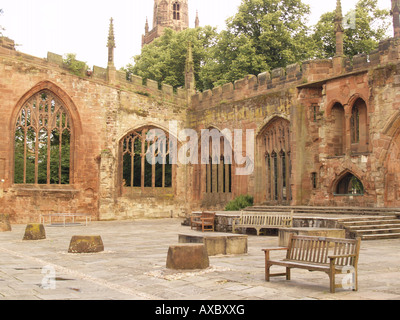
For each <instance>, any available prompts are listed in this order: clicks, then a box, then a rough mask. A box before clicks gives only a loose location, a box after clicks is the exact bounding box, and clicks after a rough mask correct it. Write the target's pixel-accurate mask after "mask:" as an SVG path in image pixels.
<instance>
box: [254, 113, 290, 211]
mask: <svg viewBox="0 0 400 320" xmlns="http://www.w3.org/2000/svg"><path fill="white" fill-rule="evenodd" d="M259 143H260V152H261V154H263V155H264V159H263V161H262V163H263V166H264V167H263V171H262V172H263V181H264V182H263V186H264V188H265V189H264V190H265V196H266V200H267V201H268V202H271V203H274V202H277V203H282V204H285V203H288V202H290V200H291V188H290V175H291V160H290V122H289V121H287V120H285V119H282V118H275V119H273V120H272V121H271V122H269V124H268V125H266V127H265V129H264V130H262V131H261V134H260V137H259Z"/></svg>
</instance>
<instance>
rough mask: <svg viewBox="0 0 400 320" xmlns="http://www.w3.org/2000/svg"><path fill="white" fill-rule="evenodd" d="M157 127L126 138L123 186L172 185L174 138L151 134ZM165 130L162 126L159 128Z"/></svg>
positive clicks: (122, 144)
mask: <svg viewBox="0 0 400 320" xmlns="http://www.w3.org/2000/svg"><path fill="white" fill-rule="evenodd" d="M151 129H154V128H145V129H141V130H135V131H133V132H131V133H130V134H128V135H127V136H125V138H124V139H122V142H121V147H122V176H123V177H122V178H123V186H124V187H131V188H171V187H172V176H173V174H172V164H171V163H170V162H171V161H170V141H169V137H168V136H167V135H166V134H164V135H157V136H156V135H154V136H153V137H152V138H150V139H149V136H148V133H149V131H150V130H151ZM156 130H158V131H159V132H161V130H160V129H155V132H156Z"/></svg>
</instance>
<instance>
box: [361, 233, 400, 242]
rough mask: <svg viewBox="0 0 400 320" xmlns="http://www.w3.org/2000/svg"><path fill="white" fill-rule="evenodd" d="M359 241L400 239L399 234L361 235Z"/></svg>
mask: <svg viewBox="0 0 400 320" xmlns="http://www.w3.org/2000/svg"><path fill="white" fill-rule="evenodd" d="M361 239H362V240H386V239H400V233H383V234H370V235H362V236H361Z"/></svg>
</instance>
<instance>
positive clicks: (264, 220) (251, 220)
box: [232, 211, 293, 235]
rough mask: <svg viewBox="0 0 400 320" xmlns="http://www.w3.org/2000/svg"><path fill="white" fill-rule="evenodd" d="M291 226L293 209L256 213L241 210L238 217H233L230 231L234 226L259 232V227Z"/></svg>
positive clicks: (277, 227) (234, 230)
mask: <svg viewBox="0 0 400 320" xmlns="http://www.w3.org/2000/svg"><path fill="white" fill-rule="evenodd" d="M292 226H293V211H292V212H290V213H282V212H277V213H257V212H246V211H242V212H241V214H240V217H239V218H236V219H233V222H232V232H233V233H235V232H236V228H253V229H255V230H256V231H257V235H259V234H260V230H261V229H279V228H291V227H292Z"/></svg>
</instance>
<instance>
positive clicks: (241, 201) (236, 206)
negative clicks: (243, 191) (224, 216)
mask: <svg viewBox="0 0 400 320" xmlns="http://www.w3.org/2000/svg"><path fill="white" fill-rule="evenodd" d="M253 204H254V198H253V197H252V196H249V195H241V196H239V197H236V198H235V199H234V200H232V201H230V202H229V203H228V204H227V205H226V207H225V211H240V210H242V209H244V208H247V207H251V206H252V205H253Z"/></svg>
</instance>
